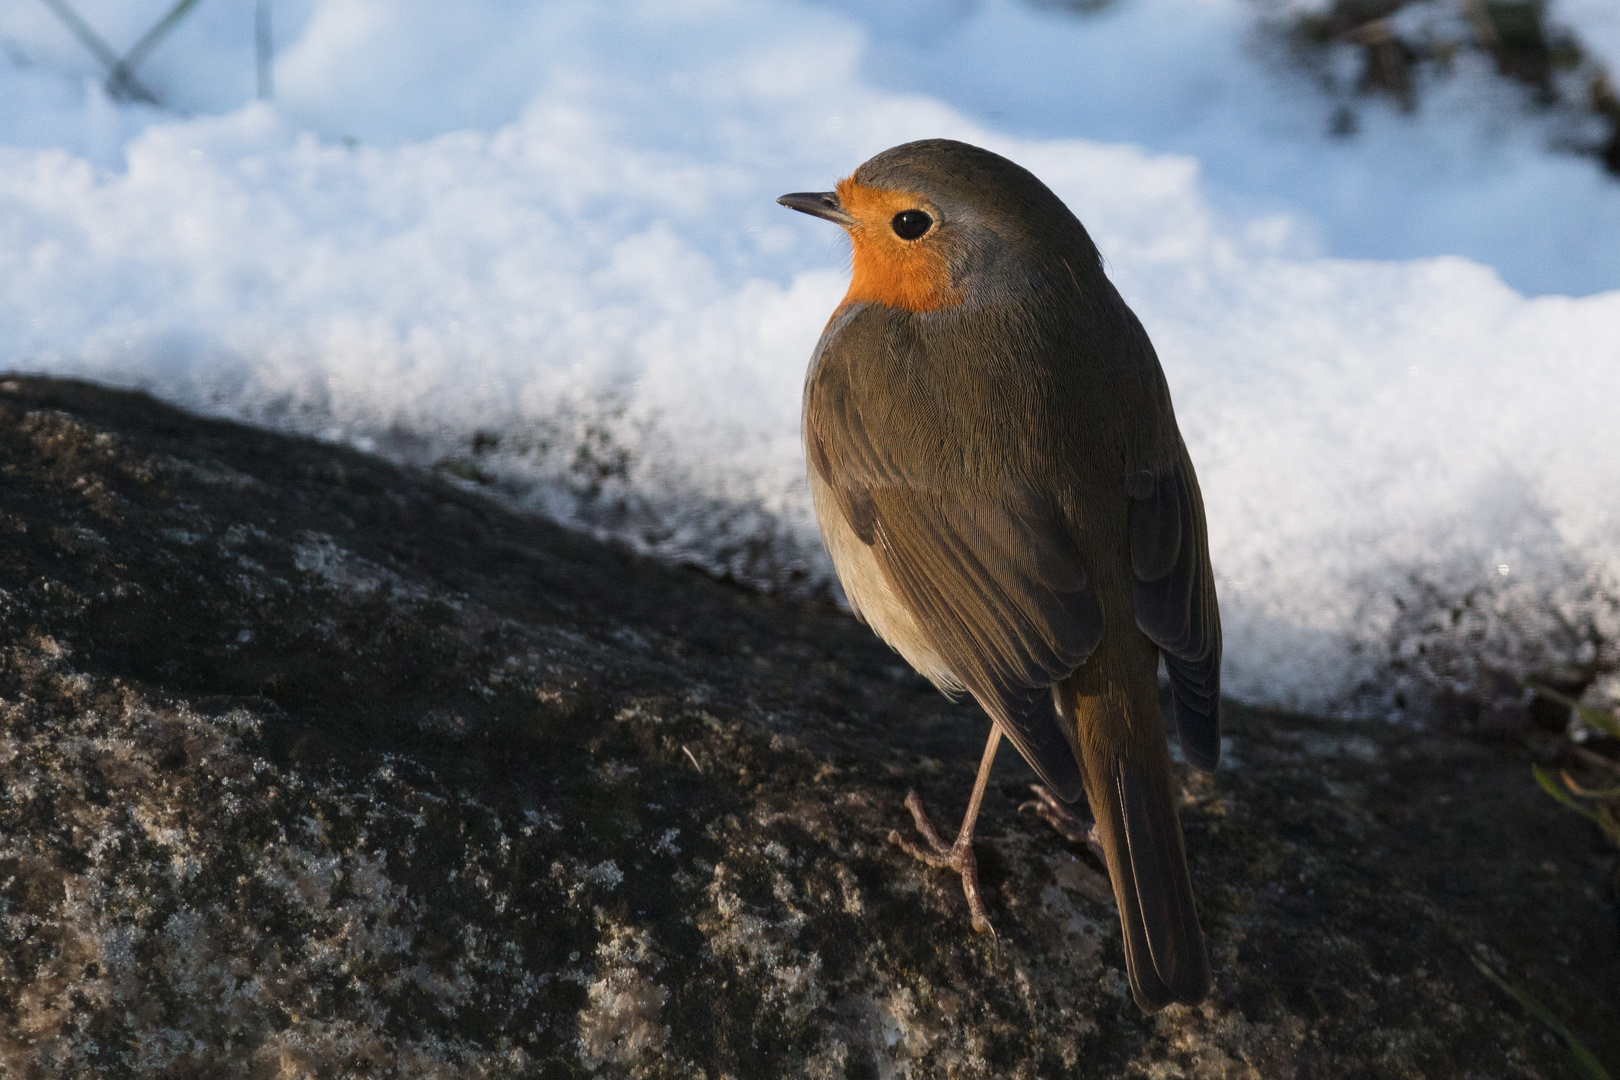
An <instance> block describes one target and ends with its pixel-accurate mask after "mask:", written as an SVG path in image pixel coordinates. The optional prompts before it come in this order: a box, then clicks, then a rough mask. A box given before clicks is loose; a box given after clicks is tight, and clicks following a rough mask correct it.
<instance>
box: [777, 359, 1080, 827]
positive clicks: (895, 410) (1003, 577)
mask: <svg viewBox="0 0 1620 1080" xmlns="http://www.w3.org/2000/svg"><path fill="white" fill-rule="evenodd" d="M854 336H855V339H856V340H855V341H854V342H853V343H849V342H846V343H845V348H846V349H847V348H850V347H852V346H853V347H854V348H860V347H861V346H862V345H867V346H870V344H871V338H870V337H867V336H865V335H858V334H857V335H854ZM849 359H850V357H849V356H847V355H841V350H840V346H839V335H833V336H831V338H830V339H829V340H827V341H826V342H824V344H823V347H822V350H821V352H820V353H819V354H818V357H817V360H816V363H815V366H814V368H813V370H812V373H811V379H810V382H809V385H808V386H807V387H806V403H805V428H806V431H805V434H806V444H807V448H808V451H809V456H810V461H811V465H812V467H813V468H814V469H815V470H816V472H817V474H818V475H819V476H820V477H821V479H822V480H823V481H824V482H825V483H826V484H827V486H828V488H829V489H830V490H831V491H832V493H833V496H834V499H835V500H836V502H837V506H838V509H839V510H840V511H841V512H842V513H843V515H844V517H845V519H846V520H847V521H848V523H849V525H850V527H851V529H853V531H854V532H855V534H856V535H857V536H858V537H859V538H860V539H861V540H862V541H863V542H864V543H866V544H869V545H870V546H871V548H872V552H873V555H874V557H875V559H876V561H877V563H878V566H879V567H880V569H881V570H882V572H883V575H884V577H885V579H886V580H887V581H888V583H889V586H890V587H891V588H892V589H893V590H894V592H895V594H896V595H897V596H898V597H899V599H900V601H901V603H902V604H904V605H905V607H906V609H907V610H908V611H909V612H910V613H911V616H912V618H913V619H914V620H915V621H916V623H917V624H918V626H919V628H920V629H921V630H922V632H923V633H924V634H925V635H926V636H927V638H928V640H929V643H930V644H931V645H932V646H933V648H934V649H935V650H936V651H937V652H938V653H939V655H940V656H941V658H942V659H943V660H944V661H945V663H946V665H947V666H948V667H949V668H950V670H951V672H952V674H954V675H955V676H956V678H957V679H958V680H960V681H961V683H962V685H963V686H965V687H966V688H967V689H968V691H969V692H970V693H972V695H973V696H974V698H976V699H977V700H978V702H979V703H980V704H981V705H982V706H983V707H984V709H985V711H986V712H988V713H989V714H990V715H991V717H993V718H994V719H995V720H996V721H997V722H998V723H1000V724H1001V726H1002V728H1003V730H1004V731H1005V732H1006V734H1007V735H1008V737H1009V738H1011V740H1012V742H1013V744H1014V745H1015V746H1017V747H1018V749H1019V752H1020V753H1022V754H1023V755H1024V758H1025V760H1027V761H1028V762H1029V763H1030V765H1031V766H1032V767H1034V769H1035V771H1036V772H1037V773H1039V774H1040V775H1041V778H1042V780H1044V781H1045V782H1046V783H1047V784H1048V785H1049V786H1050V787H1052V788H1053V789H1054V790H1055V791H1057V792H1058V793H1059V794H1060V795H1061V796H1062V797H1064V798H1065V799H1070V800H1073V799H1076V798H1078V797H1079V796H1080V794H1081V792H1082V783H1081V779H1080V771H1079V767H1078V764H1077V763H1076V761H1075V757H1074V752H1073V750H1072V749H1071V748H1070V744H1069V741H1068V738H1067V737H1066V736H1065V735H1064V734H1063V731H1062V729H1061V728H1060V727H1059V724H1058V716H1057V709H1056V707H1055V704H1054V701H1053V694H1052V687H1053V685H1054V684H1055V683H1058V682H1060V681H1061V680H1063V679H1064V678H1066V677H1067V676H1068V675H1069V674H1070V673H1072V672H1073V671H1074V670H1075V669H1076V668H1077V667H1079V666H1080V664H1081V663H1082V662H1083V661H1084V660H1085V659H1086V657H1087V656H1089V655H1090V654H1091V652H1092V650H1093V649H1094V648H1096V646H1097V642H1098V641H1099V640H1100V639H1101V637H1102V629H1103V619H1102V610H1101V608H1100V607H1099V606H1098V604H1097V600H1096V597H1095V596H1094V595H1093V594H1092V592H1091V590H1090V589H1089V588H1088V587H1087V581H1086V573H1085V569H1084V568H1083V567H1082V566H1081V565H1080V560H1079V556H1078V554H1077V552H1076V551H1075V546H1074V544H1073V542H1072V541H1071V539H1070V538H1069V536H1068V533H1067V531H1066V530H1065V528H1064V526H1063V523H1062V520H1061V518H1060V516H1059V514H1058V512H1057V508H1056V506H1055V505H1054V504H1053V502H1052V500H1051V499H1050V498H1049V497H1047V496H1045V495H1044V494H1042V493H1040V492H1037V491H1034V490H1031V489H1029V488H1026V487H1018V486H1014V485H1005V486H1001V487H999V488H998V489H997V490H981V489H976V488H974V487H973V486H972V485H970V484H967V483H966V482H963V481H960V480H952V479H951V478H950V477H949V476H948V474H947V470H945V469H942V468H938V467H936V466H937V462H934V461H931V460H930V458H929V455H930V447H929V445H928V444H927V440H926V436H924V437H923V438H921V439H919V437H918V433H919V432H922V433H926V432H927V431H928V424H927V422H926V417H920V416H917V415H904V414H903V410H904V408H905V405H904V402H905V401H906V400H907V396H906V395H904V394H901V393H898V392H894V391H895V387H894V386H893V385H892V384H889V383H886V382H885V381H884V380H883V379H882V378H873V377H870V376H871V373H870V372H869V371H863V372H862V375H863V377H862V378H851V377H850V376H851V367H850V364H849V362H848V361H849ZM902 433H905V434H902ZM907 438H909V440H910V441H909V442H902V440H903V439H907ZM919 443H920V444H921V445H919ZM901 446H904V452H902V451H901V450H900V447H901ZM955 449H956V448H952V452H955Z"/></svg>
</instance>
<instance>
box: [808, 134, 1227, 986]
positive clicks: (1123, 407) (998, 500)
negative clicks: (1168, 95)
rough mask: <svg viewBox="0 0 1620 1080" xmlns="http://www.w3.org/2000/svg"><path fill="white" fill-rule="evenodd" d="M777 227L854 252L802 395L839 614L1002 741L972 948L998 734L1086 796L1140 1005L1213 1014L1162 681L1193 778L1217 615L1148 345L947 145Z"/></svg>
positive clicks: (1111, 292) (1192, 492) (1217, 661)
mask: <svg viewBox="0 0 1620 1080" xmlns="http://www.w3.org/2000/svg"><path fill="white" fill-rule="evenodd" d="M777 202H779V203H781V204H782V205H784V206H787V207H790V208H792V209H794V210H799V211H802V212H804V213H806V214H811V215H813V216H815V217H820V218H825V219H827V220H828V221H832V222H835V223H837V224H839V225H841V226H843V227H844V229H846V230H847V231H848V233H849V236H850V240H851V243H852V246H853V249H854V260H853V270H852V274H851V280H850V285H849V292H848V293H847V294H846V295H845V297H844V300H843V302H842V303H841V304H840V305H839V306H838V309H837V310H836V311H834V312H833V315H832V318H831V320H829V322H828V323H827V328H826V330H824V331H823V332H822V335H821V340H820V341H819V342H818V343H817V345H816V349H815V352H814V354H813V355H812V356H811V359H810V371H809V374H808V376H807V377H806V380H805V397H804V441H805V451H806V456H807V457H808V459H809V466H810V468H809V472H810V487H811V492H812V496H813V499H814V503H815V509H816V516H817V518H818V520H819V522H820V525H821V534H822V538H823V540H824V541H825V543H826V545H827V551H828V553H829V554H830V555H831V556H832V561H833V565H834V567H835V568H836V569H837V572H838V578H839V581H840V582H842V584H843V586H844V592H845V594H846V595H847V596H848V597H849V602H850V606H851V607H853V608H854V610H855V613H856V615H857V616H859V617H860V618H862V619H864V620H865V621H866V622H867V623H869V624H870V625H871V627H872V629H873V630H875V631H876V632H877V633H878V635H879V636H880V637H882V638H883V640H884V641H886V642H888V643H889V644H890V645H891V646H893V647H894V648H895V649H896V650H897V651H898V652H899V653H900V654H901V655H902V656H903V657H905V658H906V660H907V661H909V662H910V663H911V665H912V666H913V667H915V668H916V669H917V670H918V671H919V672H921V673H922V674H923V675H924V676H926V677H927V678H928V679H930V680H931V681H932V682H933V683H934V685H935V686H937V687H939V688H940V689H941V690H943V691H944V692H945V693H947V694H955V693H958V692H960V691H962V690H966V691H967V692H968V693H970V694H972V695H973V697H974V698H975V699H976V700H977V701H978V702H979V704H980V705H982V706H983V707H984V710H985V711H986V712H987V713H989V714H990V718H991V721H992V723H991V730H990V737H989V741H988V743H987V744H986V746H985V751H984V757H983V759H982V761H981V763H980V766H979V773H978V778H977V780H976V782H975V784H974V788H973V793H972V795H971V797H970V799H969V803H968V810H967V814H966V815H965V817H964V818H963V821H962V827H961V829H960V831H959V833H958V835H957V839H956V842H955V843H954V844H950V845H947V844H945V843H944V842H943V841H942V840H941V839H940V838H939V836H938V834H937V833H936V832H935V830H934V828H933V826H932V825H931V824H930V823H929V820H928V817H927V814H926V812H925V811H924V809H923V807H922V804H921V802H920V801H919V800H918V799H917V796H916V793H915V792H913V793H911V794H910V795H909V796H908V797H907V800H906V805H907V806H908V808H910V810H911V812H912V815H913V817H914V819H915V821H916V825H917V828H918V831H919V832H920V833H921V834H922V836H923V838H924V841H925V843H924V845H916V844H911V843H907V842H904V841H902V840H900V838H899V836H898V834H891V837H890V839H891V840H893V841H895V842H897V843H900V844H901V846H902V847H904V848H905V849H906V850H907V851H908V852H910V853H911V854H913V855H914V856H916V857H918V858H920V859H922V860H923V861H925V862H927V863H929V864H930V865H933V866H940V867H950V868H952V869H954V870H956V871H957V872H959V873H960V874H961V875H962V885H963V890H964V892H966V894H967V898H968V904H969V908H970V910H971V912H972V916H973V925H974V928H975V929H976V930H988V929H990V923H989V919H988V916H987V915H986V913H985V909H984V904H983V900H982V898H981V897H980V895H979V889H978V880H977V869H976V865H975V862H974V857H973V848H972V840H973V826H974V822H975V821H976V819H977V816H978V808H979V802H980V800H981V798H982V797H983V794H984V788H985V783H986V781H987V780H988V778H989V774H990V767H991V764H992V762H993V761H994V759H995V753H996V748H997V746H998V744H999V741H1000V739H1001V736H1002V735H1003V734H1005V735H1006V736H1007V737H1008V738H1009V739H1011V740H1012V742H1013V745H1014V746H1016V747H1017V748H1018V751H1019V753H1021V754H1022V755H1023V757H1024V760H1026V761H1028V762H1029V764H1030V765H1031V767H1033V768H1034V770H1035V772H1036V773H1037V774H1039V776H1040V778H1041V780H1042V781H1043V783H1044V785H1045V788H1046V789H1047V793H1046V795H1045V798H1046V799H1047V807H1046V808H1045V809H1046V810H1047V811H1048V812H1047V813H1044V814H1043V816H1046V817H1048V818H1049V819H1050V818H1052V817H1053V816H1054V815H1053V814H1052V813H1051V811H1054V810H1057V809H1058V808H1059V807H1060V805H1061V804H1060V803H1059V800H1061V801H1062V802H1064V803H1068V802H1074V801H1075V800H1077V799H1079V797H1080V796H1081V794H1082V793H1083V794H1084V795H1085V796H1086V798H1087V800H1088V802H1089V803H1090V806H1091V810H1092V815H1093V817H1094V818H1095V819H1096V823H1095V826H1093V828H1092V833H1091V834H1092V836H1093V837H1094V839H1095V841H1096V843H1097V844H1098V845H1099V846H1100V848H1101V850H1102V854H1103V857H1104V859H1105V860H1106V862H1107V866H1108V873H1109V876H1110V878H1111V879H1112V881H1113V887H1114V896H1115V898H1116V899H1117V900H1118V903H1119V914H1120V922H1121V924H1122V927H1123V930H1124V939H1125V963H1126V967H1127V969H1128V970H1129V973H1130V981H1131V989H1132V991H1133V992H1134V995H1135V997H1136V1001H1137V1003H1138V1004H1139V1005H1140V1006H1141V1007H1142V1009H1144V1010H1145V1011H1147V1012H1150V1013H1151V1012H1155V1011H1157V1010H1158V1009H1161V1008H1163V1007H1164V1006H1165V1005H1168V1004H1169V1003H1171V1002H1172V1001H1179V1002H1183V1003H1186V1004H1193V1003H1196V1002H1198V1001H1201V1000H1202V999H1203V998H1204V997H1205V996H1206V995H1207V994H1208V992H1209V987H1210V972H1209V958H1208V954H1207V953H1206V951H1205V948H1204V937H1203V932H1202V930H1201V929H1200V928H1199V925H1198V915H1197V912H1196V910H1195V909H1194V904H1193V895H1192V884H1191V881H1190V880H1189V878H1188V875H1187V859H1186V853H1185V850H1184V848H1183V845H1182V837H1181V823H1180V821H1179V819H1178V818H1177V816H1176V800H1175V792H1174V789H1173V787H1172V783H1171V773H1170V754H1169V749H1168V747H1167V745H1166V738H1165V727H1164V719H1163V717H1162V715H1161V712H1160V708H1159V694H1158V670H1159V661H1160V658H1161V657H1162V658H1163V660H1164V663H1165V667H1166V668H1167V670H1168V672H1169V677H1170V687H1171V698H1172V702H1173V708H1172V712H1173V714H1174V716H1175V721H1176V728H1177V731H1178V733H1179V735H1180V741H1181V747H1182V753H1183V756H1184V757H1185V759H1186V760H1187V761H1189V762H1190V763H1191V764H1193V765H1194V766H1196V767H1198V768H1200V769H1203V770H1205V771H1209V770H1213V769H1214V767H1215V764H1216V761H1217V759H1218V757H1219V754H1220V720H1219V714H1218V701H1219V691H1220V667H1221V628H1220V615H1219V612H1218V611H1217V608H1216V601H1215V581H1214V575H1213V573H1212V571H1211V569H1210V562H1209V541H1208V532H1207V529H1206V527H1205V524H1204V507H1203V500H1202V497H1201V496H1200V494H1199V490H1198V481H1197V479H1196V477H1195V476H1194V475H1193V467H1192V461H1191V460H1190V459H1189V457H1188V455H1187V448H1186V446H1185V444H1183V442H1182V439H1181V433H1180V431H1179V430H1178V429H1177V427H1176V420H1175V415H1174V413H1173V411H1172V409H1171V405H1170V391H1169V388H1168V386H1167V385H1166V383H1165V379H1164V373H1163V371H1162V370H1161V369H1160V367H1159V361H1158V357H1157V356H1156V355H1155V353H1154V351H1153V346H1152V344H1150V343H1149V341H1148V337H1147V334H1146V332H1145V331H1144V330H1143V329H1142V325H1141V323H1140V322H1138V321H1137V318H1136V316H1135V315H1134V314H1133V313H1132V312H1131V309H1130V308H1129V307H1127V306H1126V304H1125V301H1124V300H1122V299H1121V298H1120V295H1119V293H1118V292H1116V291H1115V289H1114V287H1113V285H1111V284H1110V283H1109V281H1108V278H1107V276H1106V275H1105V274H1104V273H1103V267H1102V257H1101V256H1100V255H1099V254H1098V251H1097V248H1096V245H1095V244H1093V243H1092V241H1091V237H1090V236H1088V235H1087V233H1086V230H1085V228H1084V227H1083V226H1082V225H1081V224H1080V222H1079V220H1078V219H1077V218H1076V217H1075V216H1074V214H1072V213H1070V211H1069V209H1068V207H1066V206H1064V205H1063V202H1062V201H1061V200H1059V199H1058V197H1057V196H1056V195H1054V194H1052V192H1051V191H1050V190H1049V189H1048V188H1047V187H1046V185H1045V184H1043V183H1041V181H1040V180H1038V179H1036V177H1035V176H1034V175H1033V174H1031V173H1030V172H1028V171H1027V170H1025V169H1023V168H1022V167H1020V166H1018V165H1016V164H1014V163H1013V162H1011V161H1008V160H1007V159H1006V158H1003V157H1001V156H999V155H997V154H993V153H991V152H990V151H988V150H982V149H980V148H978V147H976V146H970V145H968V144H966V143H961V142H954V141H951V140H947V139H929V140H925V141H922V142H913V143H906V144H905V145H903V146H897V147H894V148H893V149H890V150H885V151H884V152H883V153H881V154H879V155H877V156H876V157H874V158H872V159H871V160H870V161H868V162H866V163H865V164H864V165H862V166H861V167H860V168H858V169H856V170H855V173H854V175H853V176H850V177H849V178H848V179H845V180H842V181H840V182H839V184H838V187H837V190H836V191H825V192H800V193H795V194H791V195H784V196H782V197H781V198H780V199H778V200H777Z"/></svg>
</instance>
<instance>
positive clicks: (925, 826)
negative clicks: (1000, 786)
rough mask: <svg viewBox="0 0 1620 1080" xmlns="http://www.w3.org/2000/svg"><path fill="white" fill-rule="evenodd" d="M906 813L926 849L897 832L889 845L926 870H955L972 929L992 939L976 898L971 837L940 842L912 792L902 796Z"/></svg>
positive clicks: (981, 903)
mask: <svg viewBox="0 0 1620 1080" xmlns="http://www.w3.org/2000/svg"><path fill="white" fill-rule="evenodd" d="M906 809H907V810H910V811H911V819H912V820H913V821H915V822H916V823H917V831H918V832H919V833H921V834H922V838H923V840H924V841H926V843H927V846H926V847H924V846H923V845H920V844H914V843H912V842H911V841H910V840H907V839H906V838H905V837H903V836H901V835H900V831H899V830H898V829H894V830H891V831H890V832H889V843H891V844H894V845H895V846H896V847H898V848H899V849H900V850H901V851H904V852H905V853H906V854H907V855H910V856H911V857H912V858H914V859H918V860H920V861H922V862H925V863H927V864H928V865H929V866H932V867H935V868H936V869H940V870H955V871H956V872H957V873H958V874H961V875H962V891H963V892H964V893H966V894H967V902H968V911H969V912H970V913H971V914H972V916H973V929H974V930H977V931H978V932H979V933H981V934H991V935H992V936H993V935H994V934H995V932H996V931H995V928H994V927H992V926H991V925H990V916H989V914H987V913H986V912H985V910H984V898H983V897H982V896H980V895H979V864H978V861H977V860H976V859H974V857H973V838H972V835H971V834H964V835H962V836H959V837H957V840H956V843H954V844H947V843H946V842H945V841H944V840H941V839H940V837H939V833H938V831H936V830H935V828H934V823H933V822H931V821H929V820H928V813H927V811H925V810H924V809H923V804H922V800H921V799H919V798H918V797H917V793H916V792H915V791H912V792H908V793H907V794H906Z"/></svg>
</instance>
